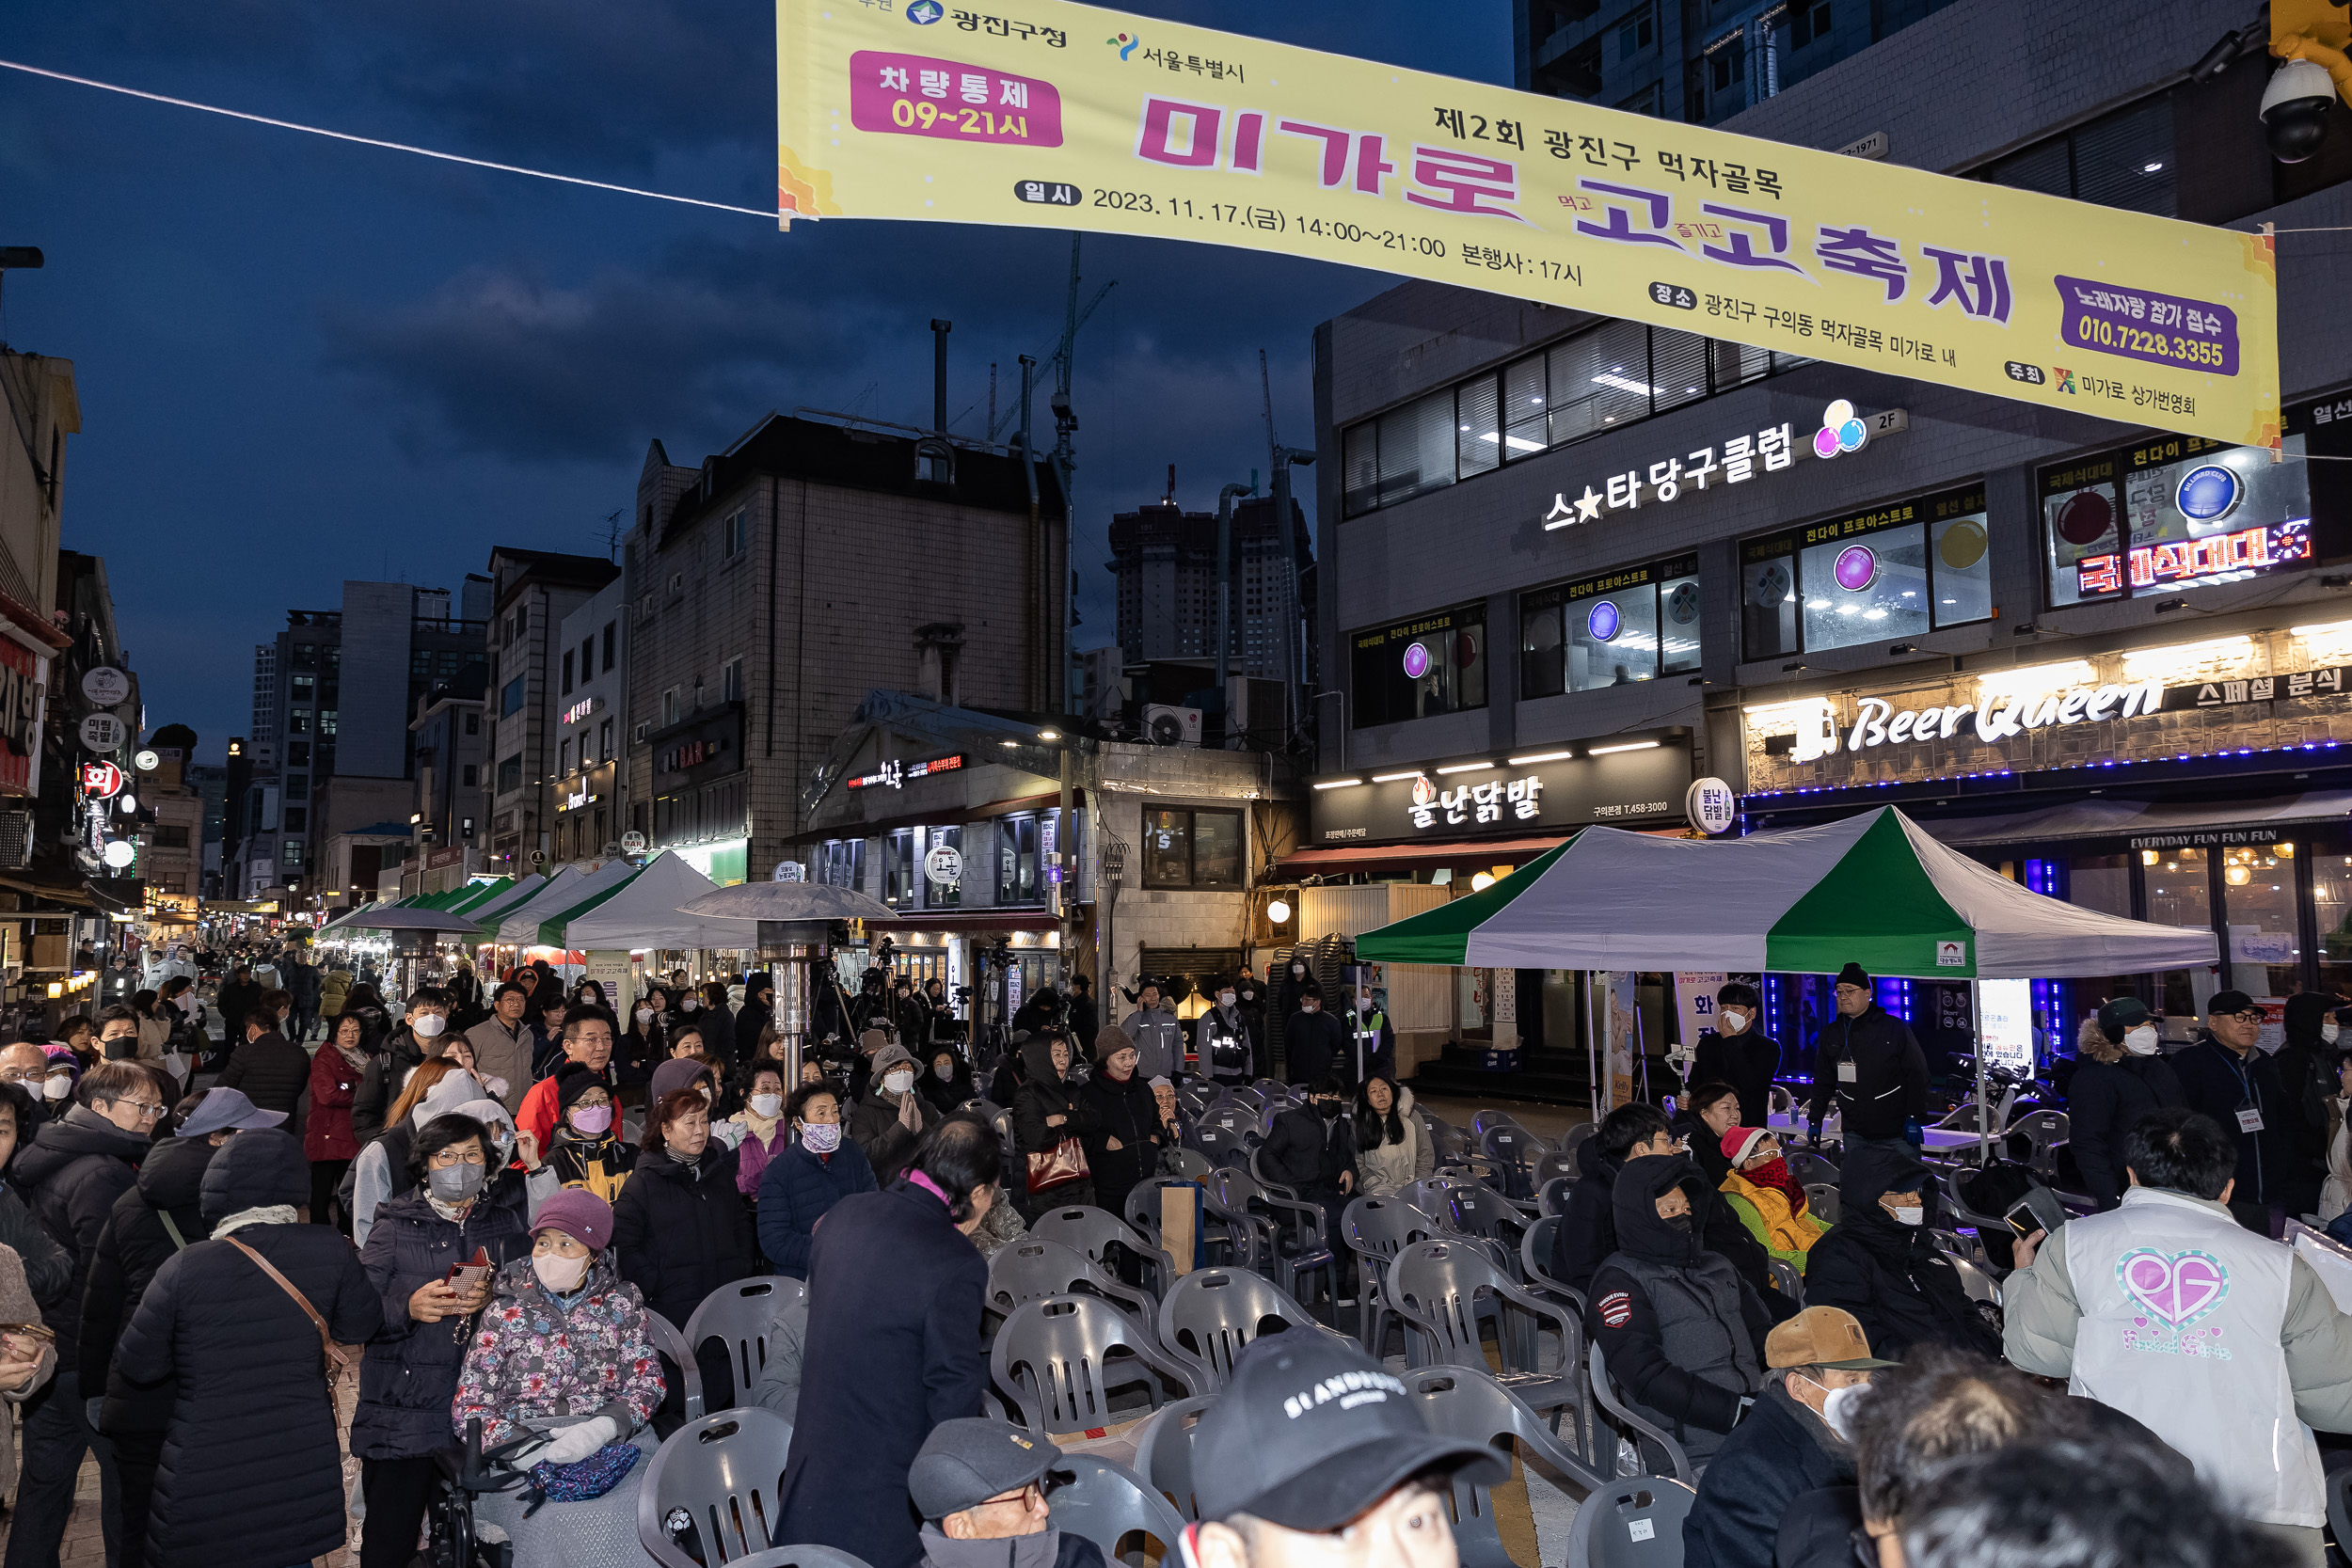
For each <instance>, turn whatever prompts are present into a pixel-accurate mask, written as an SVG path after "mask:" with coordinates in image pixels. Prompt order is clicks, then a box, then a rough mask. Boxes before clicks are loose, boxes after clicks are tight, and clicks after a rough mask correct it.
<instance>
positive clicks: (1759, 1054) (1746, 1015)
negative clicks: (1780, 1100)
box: [1691, 980, 1780, 1149]
mask: <svg viewBox="0 0 2352 1568" xmlns="http://www.w3.org/2000/svg"><path fill="white" fill-rule="evenodd" d="M1759 1005H1760V1004H1759V999H1758V997H1757V995H1756V988H1755V987H1754V986H1751V985H1749V984H1747V983H1746V982H1745V981H1741V980H1733V981H1731V982H1729V983H1728V984H1726V985H1724V986H1722V987H1720V988H1718V989H1717V990H1716V992H1715V1026H1714V1027H1713V1028H1712V1029H1709V1030H1708V1031H1707V1032H1706V1033H1704V1034H1702V1035H1700V1036H1699V1038H1698V1044H1697V1045H1696V1046H1695V1047H1694V1048H1693V1049H1692V1058H1691V1082H1692V1084H1694V1085H1696V1084H1728V1085H1731V1086H1732V1087H1733V1088H1734V1089H1736V1090H1738V1091H1739V1094H1740V1109H1741V1110H1742V1112H1743V1113H1744V1114H1745V1115H1746V1116H1747V1117H1748V1118H1749V1119H1750V1120H1751V1121H1753V1122H1755V1123H1756V1125H1757V1126H1759V1127H1760V1126H1762V1125H1763V1124H1764V1117H1765V1113H1766V1112H1768V1111H1769V1110H1771V1109H1772V1078H1773V1075H1774V1074H1776V1073H1778V1072H1779V1071H1780V1042H1779V1041H1778V1040H1776V1039H1774V1038H1772V1036H1770V1035H1768V1034H1766V1033H1764V1031H1763V1030H1761V1029H1759V1028H1757V1027H1756V1019H1757V1018H1758V1016H1759V1013H1758V1007H1759ZM1715 1136H1716V1137H1718V1138H1720V1137H1722V1136H1723V1133H1722V1132H1717V1133H1716V1134H1715ZM1691 1147H1692V1148H1693V1149H1695V1148H1698V1147H1699V1140H1698V1139H1697V1138H1692V1140H1691Z"/></svg>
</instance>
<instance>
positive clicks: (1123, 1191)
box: [1078, 1024, 1160, 1214]
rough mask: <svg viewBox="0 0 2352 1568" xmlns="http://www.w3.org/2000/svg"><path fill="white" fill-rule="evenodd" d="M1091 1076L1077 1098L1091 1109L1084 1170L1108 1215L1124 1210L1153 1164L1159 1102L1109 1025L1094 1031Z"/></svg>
mask: <svg viewBox="0 0 2352 1568" xmlns="http://www.w3.org/2000/svg"><path fill="white" fill-rule="evenodd" d="M1094 1059H1095V1061H1096V1063H1097V1064H1098V1066H1097V1068H1096V1069H1095V1072H1094V1075H1093V1076H1092V1077H1090V1078H1089V1079H1088V1080H1087V1081H1086V1085H1085V1086H1084V1087H1082V1088H1081V1089H1079V1091H1078V1097H1079V1099H1080V1100H1081V1101H1084V1102H1085V1104H1086V1107H1087V1109H1089V1111H1091V1112H1093V1114H1094V1116H1093V1119H1094V1126H1093V1128H1092V1130H1091V1131H1089V1132H1087V1133H1085V1134H1084V1136H1085V1141H1086V1151H1087V1169H1089V1171H1091V1172H1093V1174H1094V1204H1095V1207H1096V1208H1098V1209H1102V1210H1104V1211H1107V1212H1110V1213H1114V1214H1124V1213H1125V1212H1127V1195H1128V1194H1129V1193H1130V1192H1133V1191H1134V1190H1135V1185H1136V1182H1138V1181H1140V1180H1143V1179H1144V1178H1145V1177H1147V1176H1150V1175H1152V1174H1153V1173H1154V1172H1156V1171H1157V1170H1158V1169H1159V1164H1160V1117H1159V1107H1158V1105H1157V1104H1156V1103H1155V1102H1154V1101H1153V1100H1152V1085H1151V1081H1150V1080H1148V1079H1146V1078H1145V1077H1144V1076H1143V1075H1142V1074H1141V1073H1139V1072H1137V1071H1136V1048H1135V1046H1134V1045H1133V1044H1132V1043H1131V1042H1130V1041H1129V1040H1128V1038H1127V1036H1126V1034H1125V1032H1124V1031H1122V1030H1120V1028H1119V1027H1118V1026H1117V1025H1115V1024H1114V1025H1113V1026H1111V1027H1110V1028H1107V1029H1105V1030H1104V1031H1103V1032H1102V1034H1101V1035H1099V1036H1097V1037H1096V1038H1095V1041H1094Z"/></svg>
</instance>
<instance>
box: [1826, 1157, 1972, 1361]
mask: <svg viewBox="0 0 2352 1568" xmlns="http://www.w3.org/2000/svg"><path fill="white" fill-rule="evenodd" d="M1940 1211H1941V1204H1940V1203H1939V1201H1938V1199H1937V1196H1936V1192H1935V1182H1934V1180H1933V1177H1932V1175H1931V1172H1930V1171H1929V1169H1928V1167H1927V1166H1926V1165H1925V1164H1921V1163H1920V1162H1919V1161H1918V1160H1917V1159H1916V1158H1915V1157H1914V1156H1913V1155H1912V1154H1911V1153H1909V1152H1908V1151H1905V1152H1902V1153H1896V1152H1894V1151H1893V1150H1891V1149H1888V1148H1885V1147H1883V1146H1874V1147H1865V1148H1854V1149H1850V1150H1849V1151H1848V1153H1847V1156H1846V1164H1845V1167H1844V1169H1843V1170H1842V1171H1841V1172H1840V1173H1839V1179H1838V1183H1837V1223H1836V1225H1835V1226H1833V1227H1830V1231H1829V1234H1828V1235H1826V1236H1823V1237H1822V1238H1821V1239H1820V1241H1818V1242H1816V1243H1814V1244H1813V1251H1812V1253H1811V1254H1810V1256H1809V1258H1808V1259H1807V1261H1806V1265H1805V1275H1804V1299H1805V1304H1806V1305H1807V1306H1809V1307H1844V1308H1845V1309H1846V1310H1847V1311H1849V1312H1851V1313H1852V1314H1853V1315H1854V1316H1855V1317H1856V1318H1858V1319H1860V1320H1861V1323H1862V1328H1863V1332H1864V1333H1866V1334H1867V1335H1869V1337H1870V1343H1872V1344H1873V1345H1876V1346H1877V1347H1878V1348H1879V1350H1880V1352H1881V1353H1882V1354H1886V1355H1891V1356H1893V1357H1895V1358H1896V1359H1897V1360H1901V1359H1902V1358H1903V1357H1904V1356H1905V1355H1907V1354H1910V1352H1911V1347H1912V1346H1914V1345H1918V1344H1931V1343H1934V1344H1947V1345H1951V1346H1954V1347H1956V1348H1958V1349H1961V1350H1972V1351H1975V1352H1977V1353H1978V1354H1980V1355H1998V1354H2000V1333H1999V1331H1998V1330H1997V1329H1995V1328H1994V1326H1993V1325H1992V1324H1991V1323H1988V1322H1987V1321H1986V1320H1985V1318H1984V1315H1983V1314H1982V1313H1980V1312H1979V1311H1978V1310H1977V1307H1976V1303H1974V1302H1973V1301H1971V1300H1969V1299H1968V1291H1967V1290H1966V1288H1965V1287H1964V1286H1963V1285H1962V1284H1961V1282H1960V1274H1959V1272H1958V1271H1957V1270H1955V1269H1954V1268H1953V1267H1952V1264H1951V1259H1947V1258H1946V1257H1945V1256H1944V1254H1943V1253H1942V1252H1941V1251H1939V1250H1937V1248H1936V1245H1935V1227H1936V1223H1937V1220H1938V1219H1939V1217H1940Z"/></svg>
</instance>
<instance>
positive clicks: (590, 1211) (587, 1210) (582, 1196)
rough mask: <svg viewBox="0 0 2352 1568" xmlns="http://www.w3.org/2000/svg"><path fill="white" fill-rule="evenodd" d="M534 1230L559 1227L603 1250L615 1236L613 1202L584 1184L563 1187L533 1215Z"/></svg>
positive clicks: (577, 1238)
mask: <svg viewBox="0 0 2352 1568" xmlns="http://www.w3.org/2000/svg"><path fill="white" fill-rule="evenodd" d="M531 1229H532V1234H534V1235H536V1234H537V1233H538V1232H540V1231H542V1230H560V1231H562V1232H563V1233H564V1235H566V1236H569V1237H570V1238H571V1239H572V1240H573V1241H575V1242H578V1243H580V1245H581V1246H584V1247H586V1248H587V1249H588V1250H589V1251H590V1252H602V1251H603V1250H604V1247H605V1243H607V1242H610V1241H611V1240H612V1205H611V1204H610V1203H607V1202H605V1200H604V1199H602V1198H600V1197H598V1196H596V1194H594V1193H592V1192H590V1191H589V1190H588V1189H587V1188H585V1187H564V1188H562V1189H560V1190H558V1191H557V1192H556V1194H555V1195H554V1196H551V1197H549V1198H548V1200H547V1201H546V1202H545V1203H543V1204H541V1205H539V1212H537V1213H536V1214H533V1215H532V1217H531Z"/></svg>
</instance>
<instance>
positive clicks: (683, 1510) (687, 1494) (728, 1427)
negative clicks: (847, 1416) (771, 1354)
mask: <svg viewBox="0 0 2352 1568" xmlns="http://www.w3.org/2000/svg"><path fill="white" fill-rule="evenodd" d="M791 1453H792V1423H791V1422H789V1421H787V1420H786V1419H785V1418H783V1417H781V1416H779V1415H777V1414H776V1413H775V1412H774V1411H772V1410H762V1409H760V1408H759V1407H758V1406H757V1405H752V1406H750V1407H748V1408H745V1409H740V1410H721V1411H717V1412H715V1413H713V1414H711V1415H708V1416H705V1417H703V1418H701V1419H700V1420H694V1421H689V1422H687V1423H686V1424H685V1425H684V1426H682V1427H680V1428H678V1429H677V1431H675V1432H674V1433H671V1434H670V1436H669V1438H668V1440H667V1441H665V1442H664V1443H663V1444H662V1445H661V1447H660V1448H659V1449H655V1450H654V1455H653V1459H652V1462H651V1463H650V1464H649V1465H647V1466H646V1469H645V1480H644V1484H643V1485H642V1486H641V1487H639V1489H638V1493H637V1542H638V1544H639V1545H641V1546H643V1547H644V1548H645V1550H646V1552H647V1553H649V1554H650V1555H651V1556H652V1558H653V1560H655V1561H656V1562H659V1563H660V1564H661V1565H662V1568H706V1565H707V1568H719V1564H721V1563H732V1562H735V1561H737V1560H739V1559H742V1558H747V1557H749V1556H750V1555H751V1554H753V1553H754V1552H764V1551H766V1550H768V1549H769V1548H770V1547H771V1546H772V1545H774V1544H775V1542H774V1541H773V1540H772V1539H771V1537H770V1534H769V1532H770V1531H771V1530H772V1529H774V1528H775V1527H776V1525H777V1523H778V1518H779V1513H780V1509H779V1505H778V1502H777V1498H778V1496H779V1495H780V1494H781V1492H782V1491H783V1487H784V1466H785V1462H786V1461H787V1459H789V1458H790V1457H791ZM688 1530H691V1531H693V1532H694V1535H695V1536H696V1537H697V1538H698V1541H699V1544H700V1547H701V1556H700V1560H699V1561H697V1560H696V1558H695V1556H693V1555H692V1554H690V1553H688V1552H687V1551H686V1550H685V1549H684V1548H683V1547H681V1546H679V1545H678V1544H677V1540H678V1538H679V1537H681V1536H683V1535H684V1534H685V1533H686V1532H687V1531H688Z"/></svg>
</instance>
